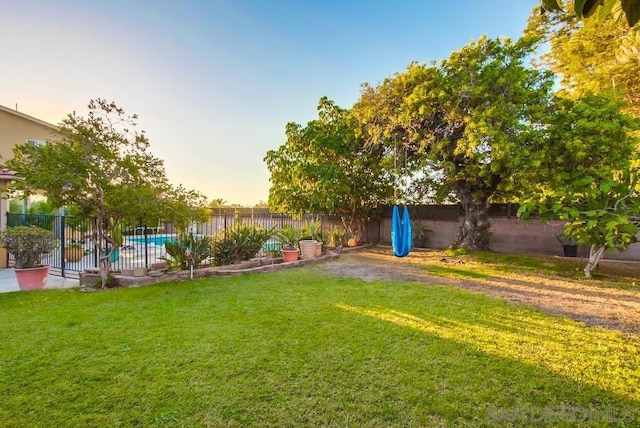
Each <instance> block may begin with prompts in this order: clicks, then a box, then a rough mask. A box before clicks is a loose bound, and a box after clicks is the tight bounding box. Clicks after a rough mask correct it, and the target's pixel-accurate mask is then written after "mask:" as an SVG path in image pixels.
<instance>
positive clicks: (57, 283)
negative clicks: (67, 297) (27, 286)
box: [0, 269, 79, 293]
mask: <svg viewBox="0 0 640 428" xmlns="http://www.w3.org/2000/svg"><path fill="white" fill-rule="evenodd" d="M78 286H79V282H78V280H77V279H73V278H63V277H61V276H54V275H49V277H48V278H47V284H46V285H45V287H44V289H45V290H50V289H54V288H74V287H78ZM13 291H22V290H20V287H19V286H18V281H17V280H16V273H15V272H14V271H13V269H0V293H10V292H13Z"/></svg>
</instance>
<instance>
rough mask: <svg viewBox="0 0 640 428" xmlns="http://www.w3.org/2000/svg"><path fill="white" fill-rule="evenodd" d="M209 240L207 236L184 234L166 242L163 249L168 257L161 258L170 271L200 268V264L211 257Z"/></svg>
mask: <svg viewBox="0 0 640 428" xmlns="http://www.w3.org/2000/svg"><path fill="white" fill-rule="evenodd" d="M211 247H212V245H211V238H210V237H208V236H202V237H197V236H194V235H193V233H184V234H181V235H179V236H178V238H177V239H176V240H173V241H167V242H166V243H165V248H166V249H167V254H168V256H169V257H162V259H163V260H166V261H167V263H168V264H169V267H170V268H172V269H181V270H186V269H189V267H190V266H193V267H194V269H197V268H199V267H200V265H201V264H202V262H203V261H204V260H205V259H206V258H207V257H209V256H210V255H211Z"/></svg>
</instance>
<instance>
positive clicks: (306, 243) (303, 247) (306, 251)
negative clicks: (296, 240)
mask: <svg viewBox="0 0 640 428" xmlns="http://www.w3.org/2000/svg"><path fill="white" fill-rule="evenodd" d="M317 243H318V241H316V240H313V239H303V240H302V241H300V256H302V258H303V259H305V260H306V259H314V258H315V257H316V244H317Z"/></svg>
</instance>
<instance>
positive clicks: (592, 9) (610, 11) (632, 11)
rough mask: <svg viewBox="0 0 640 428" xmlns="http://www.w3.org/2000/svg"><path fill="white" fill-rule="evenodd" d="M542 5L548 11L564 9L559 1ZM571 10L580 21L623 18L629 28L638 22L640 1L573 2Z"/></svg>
mask: <svg viewBox="0 0 640 428" xmlns="http://www.w3.org/2000/svg"><path fill="white" fill-rule="evenodd" d="M542 5H543V10H548V11H562V10H563V7H564V6H563V4H562V2H561V1H559V0H542ZM571 8H572V9H573V11H574V13H575V16H576V17H577V18H580V19H582V18H590V17H592V16H597V18H598V20H599V21H604V20H605V19H607V18H608V17H609V16H610V15H613V16H614V17H615V18H616V20H619V19H620V18H621V17H622V16H624V17H625V18H626V21H627V24H628V25H629V26H630V27H633V26H634V25H636V24H637V23H638V21H640V0H574V1H573V4H572V7H571Z"/></svg>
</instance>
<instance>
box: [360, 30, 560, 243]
mask: <svg viewBox="0 0 640 428" xmlns="http://www.w3.org/2000/svg"><path fill="white" fill-rule="evenodd" d="M534 41H535V40H533V39H521V40H518V41H517V42H512V41H510V40H509V39H496V40H491V39H488V38H486V37H482V38H481V39H480V40H478V41H477V42H472V43H470V44H469V45H467V46H465V47H464V48H462V49H461V50H460V51H459V52H455V53H453V54H451V56H450V57H449V58H448V59H447V60H444V61H442V62H441V63H440V64H438V65H436V64H431V65H422V64H411V65H409V67H408V68H407V70H406V71H405V72H404V73H397V74H395V75H393V76H392V77H391V78H388V79H385V80H384V81H383V82H382V83H381V84H380V85H378V86H377V87H373V86H369V85H365V86H364V87H363V91H362V95H361V98H360V100H359V101H358V102H357V103H356V105H355V106H354V109H353V110H354V114H355V116H356V117H357V118H358V119H359V121H360V123H361V124H362V129H363V132H364V134H365V135H366V136H367V138H368V142H369V144H370V145H372V146H373V147H377V146H378V145H384V146H386V147H387V148H389V147H391V148H393V147H398V146H401V147H402V148H403V150H404V152H406V153H408V154H409V155H408V158H409V159H410V162H409V163H410V165H411V166H412V167H415V168H422V169H423V171H424V173H425V175H427V176H430V177H432V178H433V179H432V180H431V183H432V184H434V185H435V186H436V187H439V189H435V191H434V192H435V193H436V194H440V195H446V194H448V193H452V194H453V195H454V196H455V197H456V198H457V200H458V201H459V202H460V204H461V205H462V207H463V209H464V215H465V217H464V221H463V223H462V225H461V227H460V231H459V234H458V239H457V243H456V244H457V245H459V246H462V247H464V248H467V249H470V250H485V249H488V247H489V229H490V223H489V217H488V208H489V200H490V199H491V198H492V197H494V196H495V195H498V194H507V193H509V192H512V191H513V190H514V186H513V178H514V176H515V175H516V173H519V172H520V171H521V170H523V169H525V168H527V167H528V166H529V165H530V159H531V157H532V156H533V155H534V154H535V153H536V151H537V150H538V149H537V147H536V144H537V141H538V140H537V136H536V135H537V133H538V130H537V127H536V126H535V124H536V123H538V122H539V121H540V120H541V117H542V116H544V114H545V109H546V106H547V105H548V102H549V97H550V91H551V87H552V84H553V82H552V78H551V75H550V73H548V72H545V71H539V70H535V69H533V68H530V67H528V66H527V65H526V64H525V62H526V61H527V57H528V55H530V54H531V53H532V52H533V49H534Z"/></svg>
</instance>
